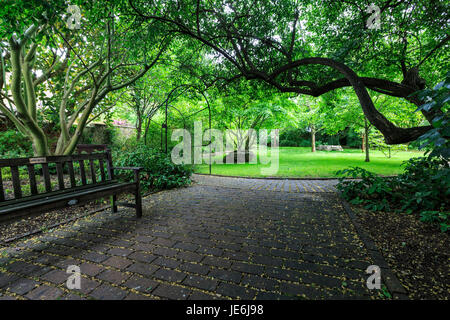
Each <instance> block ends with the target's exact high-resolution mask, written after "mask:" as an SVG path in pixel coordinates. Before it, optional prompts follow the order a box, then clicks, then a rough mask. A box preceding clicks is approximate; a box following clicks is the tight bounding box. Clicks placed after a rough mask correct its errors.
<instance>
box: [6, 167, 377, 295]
mask: <svg viewBox="0 0 450 320" xmlns="http://www.w3.org/2000/svg"><path fill="white" fill-rule="evenodd" d="M194 179H195V181H196V182H195V183H194V184H193V185H192V186H190V187H187V188H181V189H177V190H171V191H164V192H160V193H157V194H153V195H150V196H148V197H147V198H145V199H144V207H145V208H144V215H143V218H142V219H140V220H137V219H135V218H134V213H133V210H129V209H122V208H121V209H120V210H119V212H117V213H114V214H113V213H111V212H110V211H109V210H108V211H103V212H99V213H96V214H95V215H92V216H88V217H85V218H82V219H79V220H78V221H75V222H73V223H70V224H68V225H65V226H62V227H60V228H57V229H54V230H51V231H49V232H46V233H44V234H42V235H39V236H35V237H33V238H31V239H26V240H22V241H18V242H16V243H13V244H12V245H11V247H8V248H4V249H3V252H4V253H3V256H4V257H3V258H2V259H1V260H0V298H3V299H10V298H14V299H71V300H73V299H305V298H306V299H333V298H362V299H370V298H379V297H381V296H380V294H379V293H377V292H375V291H373V290H368V289H367V288H366V279H367V277H368V274H366V272H365V269H366V268H367V266H369V265H371V264H374V262H373V260H372V258H371V255H370V254H369V252H368V250H367V249H366V247H365V244H364V242H363V241H362V240H361V238H360V237H359V236H358V233H357V231H356V229H355V227H354V225H353V224H352V220H351V219H350V217H349V215H348V214H347V213H346V211H345V210H344V208H343V206H342V203H341V200H340V199H339V198H338V196H337V194H335V193H334V187H333V186H334V184H335V182H334V181H330V180H317V181H307V180H260V179H239V178H221V177H206V176H195V177H194ZM274 191H276V192H274ZM5 254H6V258H5ZM69 265H78V266H80V268H81V274H82V281H81V287H82V288H81V289H80V290H78V289H68V288H67V287H66V279H67V277H69V274H67V273H66V269H67V267H68V266H69Z"/></svg>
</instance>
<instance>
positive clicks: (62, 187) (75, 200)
mask: <svg viewBox="0 0 450 320" xmlns="http://www.w3.org/2000/svg"><path fill="white" fill-rule="evenodd" d="M77 151H78V154H74V155H70V156H48V157H35V158H16V159H0V221H5V220H10V219H14V218H18V217H22V216H25V215H30V214H39V213H43V212H46V211H50V210H52V209H56V208H62V207H68V206H73V205H79V204H83V203H86V202H89V201H92V200H96V199H99V198H103V197H108V196H109V197H111V207H112V211H113V212H117V206H118V205H123V206H127V207H133V208H135V209H136V216H137V217H138V218H140V217H141V216H142V199H141V194H140V191H141V190H140V182H139V172H140V170H141V169H142V168H134V167H121V168H119V167H113V163H112V157H111V152H110V150H109V149H108V148H107V147H106V146H104V145H78V147H77ZM84 151H85V152H87V153H84V154H83V153H82V152H84ZM96 151H97V152H96ZM98 151H100V152H98ZM76 164H78V165H76ZM5 167H9V168H10V173H11V180H12V188H13V191H14V192H13V193H14V197H11V196H10V195H9V194H5V191H6V190H5V188H4V181H3V179H2V172H1V169H3V168H5ZM19 168H24V169H22V172H25V174H26V175H27V176H28V179H26V181H22V183H21V176H20V170H19ZM25 168H26V170H25ZM54 169H56V177H55V176H53V180H56V181H53V183H52V176H51V175H50V171H51V170H54ZM115 170H133V171H134V181H133V182H119V181H117V180H116V179H114V171H115ZM5 171H7V170H5ZM77 173H78V174H77ZM39 176H41V179H39V180H40V181H41V182H42V180H43V184H39V183H38V181H37V177H39ZM22 177H23V174H22ZM65 177H66V179H65ZM55 178H56V179H55ZM77 178H78V179H77ZM23 182H25V183H23ZM26 185H29V190H28V192H27V193H28V194H27V195H24V193H23V189H24V186H26ZM56 186H57V188H56ZM121 193H132V194H134V197H135V204H130V203H118V202H117V195H118V194H121Z"/></svg>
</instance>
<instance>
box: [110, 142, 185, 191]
mask: <svg viewBox="0 0 450 320" xmlns="http://www.w3.org/2000/svg"><path fill="white" fill-rule="evenodd" d="M113 159H114V164H115V165H116V166H117V167H142V168H143V170H142V173H141V186H142V188H143V190H162V189H171V188H176V187H181V186H185V185H188V184H190V183H191V180H190V177H191V174H192V170H191V168H190V167H188V166H185V165H177V164H174V163H173V162H172V160H171V159H170V155H166V154H165V153H161V152H159V151H156V150H154V149H152V148H150V147H148V146H146V145H144V144H139V145H136V147H134V148H133V149H126V150H122V149H119V150H114V151H113ZM121 174H122V175H123V176H124V177H125V178H126V179H130V180H131V179H133V172H121Z"/></svg>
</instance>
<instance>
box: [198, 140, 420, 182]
mask: <svg viewBox="0 0 450 320" xmlns="http://www.w3.org/2000/svg"><path fill="white" fill-rule="evenodd" d="M422 155H423V153H422V152H418V151H399V152H395V153H393V154H392V155H391V158H388V157H386V156H385V155H384V154H383V153H382V152H381V151H376V150H371V151H370V162H365V161H364V159H365V154H364V153H362V152H361V150H358V149H345V150H344V151H316V152H315V153H312V152H311V148H309V147H305V148H295V147H280V155H279V157H280V160H279V170H278V173H277V174H275V175H273V176H277V177H302V178H312V177H314V178H316V177H327V178H330V177H336V171H337V170H341V169H345V168H348V167H350V166H358V167H361V168H364V169H367V170H369V171H372V172H374V173H376V174H379V175H385V176H389V175H396V174H399V173H401V172H402V171H403V166H401V164H402V162H403V161H406V160H408V159H410V158H413V157H420V156H422ZM216 158H220V157H216ZM213 159H215V158H213ZM269 166H270V164H268V165H262V164H248V163H245V164H244V163H243V164H213V165H212V174H218V175H227V176H244V177H263V175H262V174H261V172H260V170H261V168H263V167H269ZM194 172H196V173H209V166H208V165H207V164H202V165H195V167H194Z"/></svg>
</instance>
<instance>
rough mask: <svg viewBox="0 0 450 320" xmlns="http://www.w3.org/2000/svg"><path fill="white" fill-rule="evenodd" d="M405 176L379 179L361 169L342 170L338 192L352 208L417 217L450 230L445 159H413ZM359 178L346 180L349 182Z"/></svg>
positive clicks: (449, 177) (449, 182) (448, 171)
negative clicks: (360, 207) (354, 206)
mask: <svg viewBox="0 0 450 320" xmlns="http://www.w3.org/2000/svg"><path fill="white" fill-rule="evenodd" d="M404 165H405V171H404V173H402V174H400V175H398V176H395V177H389V178H386V177H380V176H377V175H376V174H374V173H372V172H369V171H367V170H365V169H362V168H359V167H351V168H349V169H345V170H340V171H338V172H337V173H338V174H339V175H341V176H342V177H341V178H340V179H339V183H338V185H337V189H338V190H339V191H340V192H341V194H342V196H343V197H344V198H345V199H346V200H348V201H349V202H350V203H352V204H361V205H364V207H365V208H366V209H368V210H372V211H394V212H402V213H407V214H411V213H416V214H417V215H418V216H420V220H421V221H425V222H433V223H438V224H439V226H440V228H441V230H442V231H443V232H444V231H447V230H449V228H450V215H449V212H450V200H449V199H450V165H449V162H448V161H447V160H446V159H444V158H437V157H434V158H427V157H420V158H412V159H410V160H408V161H406V162H404ZM349 177H350V178H359V179H356V180H346V178H349Z"/></svg>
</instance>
